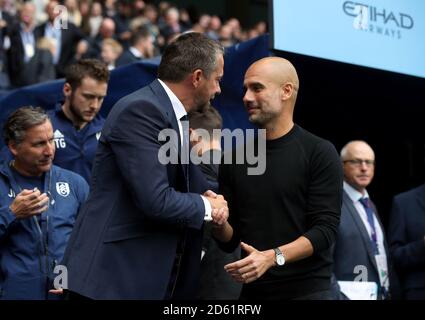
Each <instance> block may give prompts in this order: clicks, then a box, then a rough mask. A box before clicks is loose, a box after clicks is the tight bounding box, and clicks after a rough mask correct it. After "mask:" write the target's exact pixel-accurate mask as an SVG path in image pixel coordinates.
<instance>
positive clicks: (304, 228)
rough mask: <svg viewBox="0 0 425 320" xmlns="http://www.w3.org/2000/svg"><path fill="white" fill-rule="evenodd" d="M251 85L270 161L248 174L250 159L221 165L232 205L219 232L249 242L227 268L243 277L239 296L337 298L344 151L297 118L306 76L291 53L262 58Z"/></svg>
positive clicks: (227, 245) (249, 95)
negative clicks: (335, 260)
mask: <svg viewBox="0 0 425 320" xmlns="http://www.w3.org/2000/svg"><path fill="white" fill-rule="evenodd" d="M244 88H245V96H244V97H243V101H244V104H245V106H246V110H247V112H248V116H249V120H250V121H251V122H252V123H254V124H255V125H257V126H258V127H259V128H261V129H265V130H266V154H265V156H266V157H265V159H263V160H264V161H266V169H265V172H264V174H262V175H249V174H248V171H247V168H248V167H249V165H248V161H245V163H244V164H225V165H222V167H220V174H219V184H220V193H223V195H225V197H226V199H227V201H228V205H229V210H230V211H229V221H228V222H227V223H225V224H223V225H222V226H221V227H219V228H215V229H214V231H213V232H214V236H215V237H216V239H217V240H218V241H219V242H220V244H221V247H222V248H223V249H224V250H226V251H231V250H234V249H235V248H236V247H237V246H239V245H240V246H241V248H242V259H241V260H239V261H235V262H233V263H230V264H228V265H226V266H225V270H226V271H227V272H228V273H229V274H230V275H231V276H232V277H233V278H234V280H235V281H238V282H241V283H243V289H242V293H241V296H240V299H244V300H246V299H262V300H263V299H276V300H282V299H311V300H313V299H330V298H331V290H330V277H331V273H332V267H333V266H332V252H331V247H332V245H333V244H334V240H335V238H336V232H337V229H338V223H339V216H340V210H341V197H342V168H341V163H340V161H339V157H338V154H337V152H336V150H335V148H334V146H333V145H332V144H331V143H330V142H328V141H326V140H324V139H321V138H319V137H317V136H315V135H313V134H311V133H309V132H307V131H306V130H304V129H302V128H301V127H300V126H298V125H296V124H294V121H293V113H294V107H295V102H296V99H297V95H298V90H299V80H298V75H297V72H296V70H295V68H294V66H293V65H292V64H291V63H290V62H289V61H288V60H285V59H282V58H276V57H270V58H264V59H261V60H259V61H257V62H255V63H254V64H252V65H251V66H250V67H249V68H248V70H247V72H246V74H245V80H244ZM254 143H255V142H254ZM254 145H255V144H254ZM232 158H233V159H235V157H234V156H233V157H232Z"/></svg>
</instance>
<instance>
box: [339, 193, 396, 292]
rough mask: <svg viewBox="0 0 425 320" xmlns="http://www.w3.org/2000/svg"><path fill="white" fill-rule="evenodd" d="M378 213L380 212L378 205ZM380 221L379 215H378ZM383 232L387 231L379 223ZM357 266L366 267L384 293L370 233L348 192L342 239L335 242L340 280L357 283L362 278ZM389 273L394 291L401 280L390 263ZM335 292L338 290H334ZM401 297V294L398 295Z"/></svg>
mask: <svg viewBox="0 0 425 320" xmlns="http://www.w3.org/2000/svg"><path fill="white" fill-rule="evenodd" d="M372 205H373V208H374V211H375V212H377V210H376V207H375V205H374V204H372ZM376 216H377V218H378V221H379V217H378V215H376ZM379 224H380V226H381V229H382V230H384V229H383V227H382V224H381V222H380V221H379ZM384 244H385V248H386V255H387V259H388V258H389V251H388V249H387V244H386V243H384ZM356 266H365V267H366V269H367V281H373V282H376V283H377V284H378V288H379V290H380V281H379V275H378V267H377V265H376V260H375V257H374V253H373V248H372V245H371V241H370V237H369V234H368V232H367V230H366V227H365V226H364V224H363V221H362V219H361V218H360V216H359V214H358V212H357V210H356V208H355V207H354V205H353V201H352V200H351V199H350V197H349V196H348V194H347V193H346V192H345V191H344V193H343V201H342V209H341V220H340V225H339V230H338V236H337V239H336V242H335V251H334V274H335V276H336V279H337V280H340V281H341V280H342V281H354V279H355V278H356V277H357V276H358V275H359V273H355V271H354V270H357V268H356ZM356 272H357V271H356ZM388 272H389V277H390V286H391V288H390V290H391V291H392V290H393V288H392V286H393V285H394V288H397V287H398V286H397V279H396V278H395V277H394V273H393V272H392V268H391V263H390V261H388ZM333 288H334V289H335V287H333ZM395 295H396V296H397V292H396V293H395Z"/></svg>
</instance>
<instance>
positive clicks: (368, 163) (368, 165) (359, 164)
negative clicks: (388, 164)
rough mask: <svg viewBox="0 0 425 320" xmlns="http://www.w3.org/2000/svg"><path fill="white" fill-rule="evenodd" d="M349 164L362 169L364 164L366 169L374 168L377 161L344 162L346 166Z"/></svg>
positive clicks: (352, 160) (356, 160) (358, 160)
mask: <svg viewBox="0 0 425 320" xmlns="http://www.w3.org/2000/svg"><path fill="white" fill-rule="evenodd" d="M347 162H348V163H349V164H351V165H353V166H355V167H361V166H362V165H363V163H364V164H365V165H366V167H372V166H374V165H375V160H363V159H351V160H345V161H343V163H344V164H345V163H347Z"/></svg>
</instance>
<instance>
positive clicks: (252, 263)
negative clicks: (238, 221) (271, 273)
mask: <svg viewBox="0 0 425 320" xmlns="http://www.w3.org/2000/svg"><path fill="white" fill-rule="evenodd" d="M241 248H242V249H243V250H245V251H246V252H247V253H248V256H247V257H245V258H244V259H241V260H238V261H236V262H233V263H229V264H227V265H225V266H224V270H226V272H227V273H229V274H230V276H231V277H232V278H233V279H234V280H236V281H237V282H240V283H249V282H252V281H254V280H257V279H258V278H259V277H261V276H262V275H263V274H264V273H265V272H266V271H267V270H268V269H269V268H271V267H272V266H274V263H275V262H274V257H275V254H274V251H273V250H266V251H258V250H257V249H255V248H254V247H252V246H250V245H248V244H246V243H244V242H241Z"/></svg>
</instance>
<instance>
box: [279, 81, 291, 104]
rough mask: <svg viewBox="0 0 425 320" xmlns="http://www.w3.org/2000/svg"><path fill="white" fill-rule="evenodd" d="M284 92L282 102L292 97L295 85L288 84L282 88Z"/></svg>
mask: <svg viewBox="0 0 425 320" xmlns="http://www.w3.org/2000/svg"><path fill="white" fill-rule="evenodd" d="M281 90H282V100H288V99H290V98H291V97H292V94H293V93H294V85H293V83H291V82H286V83H285V84H283V85H282V87H281Z"/></svg>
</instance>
